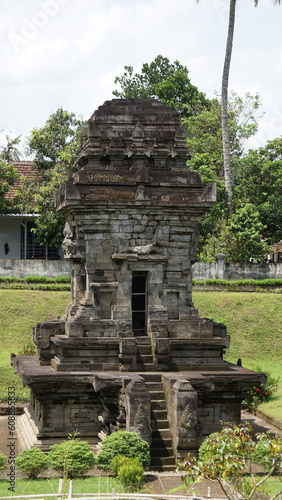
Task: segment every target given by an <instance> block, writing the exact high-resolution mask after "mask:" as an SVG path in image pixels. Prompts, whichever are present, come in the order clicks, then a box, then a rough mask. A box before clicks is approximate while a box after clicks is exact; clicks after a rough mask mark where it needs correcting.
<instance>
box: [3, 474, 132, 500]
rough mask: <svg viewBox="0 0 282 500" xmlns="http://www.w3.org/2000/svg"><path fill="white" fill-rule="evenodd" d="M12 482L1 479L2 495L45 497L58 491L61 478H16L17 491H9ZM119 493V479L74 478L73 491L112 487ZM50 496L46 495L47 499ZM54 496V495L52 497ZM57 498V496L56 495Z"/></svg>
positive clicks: (103, 491) (65, 489) (107, 490)
mask: <svg viewBox="0 0 282 500" xmlns="http://www.w3.org/2000/svg"><path fill="white" fill-rule="evenodd" d="M9 487H10V483H9V482H8V481H6V480H3V479H2V480H0V497H3V496H9V495H11V496H15V495H40V498H44V496H42V495H44V494H48V493H58V487H59V479H58V478H51V479H46V478H39V479H34V480H33V481H30V480H28V479H16V486H15V492H14V493H13V492H11V491H9V489H8V488H9ZM113 488H114V489H115V490H116V492H117V493H122V492H123V491H124V490H123V489H122V487H121V485H120V483H119V481H118V480H116V479H114V478H113V477H108V476H93V477H83V478H76V479H74V480H73V493H111V491H112V489H113ZM68 489H69V480H66V481H65V483H64V485H63V492H64V493H68ZM47 498H48V497H46V499H47ZM51 498H53V497H51ZM54 498H57V497H54Z"/></svg>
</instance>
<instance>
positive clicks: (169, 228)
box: [12, 99, 261, 469]
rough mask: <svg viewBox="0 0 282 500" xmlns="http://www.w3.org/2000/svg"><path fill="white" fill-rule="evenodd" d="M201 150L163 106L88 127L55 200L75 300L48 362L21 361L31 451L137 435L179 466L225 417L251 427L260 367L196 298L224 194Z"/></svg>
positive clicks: (112, 109)
mask: <svg viewBox="0 0 282 500" xmlns="http://www.w3.org/2000/svg"><path fill="white" fill-rule="evenodd" d="M188 158H189V151H188V150H187V146H186V126H185V125H181V122H180V118H179V115H178V113H177V112H176V111H175V110H174V109H173V108H171V107H168V106H167V105H165V104H163V103H161V102H158V101H156V100H153V99H124V100H120V99H113V100H111V101H106V102H105V104H104V105H103V106H100V107H99V108H98V110H97V111H95V113H94V114H93V115H92V116H91V118H90V120H89V121H88V125H87V128H86V130H85V132H84V134H83V137H82V150H81V153H80V155H79V158H78V160H77V173H76V174H74V175H73V177H72V178H69V179H68V180H67V182H66V183H65V185H63V186H62V187H61V189H60V190H59V192H57V193H56V200H55V202H56V206H57V208H58V210H60V211H62V213H63V214H64V215H65V216H66V217H67V222H66V225H65V239H64V250H65V256H66V258H67V259H69V260H70V261H71V263H72V299H71V300H72V301H71V304H70V305H69V306H68V308H67V310H66V313H65V315H64V317H62V318H60V319H58V320H57V321H47V322H45V323H38V324H37V326H36V327H35V328H34V332H33V338H34V342H35V344H36V346H37V350H38V356H14V355H13V356H12V362H13V365H14V367H15V370H16V371H17V372H18V373H19V375H20V376H21V377H22V380H23V383H24V384H25V385H27V386H28V387H30V390H31V399H30V403H29V405H28V408H26V412H25V414H24V415H23V416H22V417H20V419H19V423H18V433H19V436H20V437H21V442H22V443H23V446H26V447H30V446H32V445H36V446H39V447H41V448H43V449H47V448H48V446H50V444H52V443H54V442H58V441H59V440H61V439H65V438H66V437H67V435H68V434H69V433H73V432H74V431H75V430H77V431H78V432H79V433H80V437H81V438H82V439H86V440H88V441H89V442H90V443H91V444H93V445H96V444H98V443H99V442H101V440H102V439H103V437H104V436H105V435H107V434H108V433H111V432H115V431H116V430H119V429H124V430H129V431H133V430H136V431H138V432H139V433H140V434H141V436H142V437H143V438H144V439H146V440H147V441H149V442H150V444H151V457H152V460H151V466H152V468H156V469H158V468H159V469H166V468H173V467H174V466H175V462H176V460H177V459H179V458H183V457H184V456H185V455H186V454H187V452H189V451H190V452H191V451H192V452H193V451H194V450H196V449H197V448H198V447H199V445H200V443H201V442H202V440H203V439H204V438H205V436H207V435H208V434H210V433H211V432H215V431H216V430H218V429H219V428H220V421H222V420H223V421H229V422H236V423H238V422H239V421H240V405H241V401H242V399H243V398H244V395H245V393H246V391H247V390H249V389H250V387H252V386H253V385H254V384H256V383H257V382H258V381H259V380H260V377H261V375H260V374H257V373H254V372H252V371H249V370H247V369H245V368H242V367H240V366H237V365H233V364H230V363H227V362H226V361H224V360H223V354H224V351H225V349H226V348H227V347H228V345H229V337H228V335H227V333H226V328H225V326H224V325H222V324H218V323H215V322H213V321H212V320H210V319H206V318H200V317H199V316H198V313H197V310H196V309H195V308H194V306H193V302H192V278H191V266H192V264H193V262H195V260H196V250H197V236H198V227H199V222H200V220H201V218H202V216H203V215H204V214H205V213H206V211H207V210H208V209H209V208H210V207H211V206H212V204H213V203H214V201H215V192H214V188H213V187H208V188H207V187H205V186H204V185H203V184H202V182H201V179H200V176H199V174H198V173H195V172H192V171H190V170H189V168H187V166H186V161H187V159H188Z"/></svg>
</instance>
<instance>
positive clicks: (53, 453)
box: [48, 438, 95, 478]
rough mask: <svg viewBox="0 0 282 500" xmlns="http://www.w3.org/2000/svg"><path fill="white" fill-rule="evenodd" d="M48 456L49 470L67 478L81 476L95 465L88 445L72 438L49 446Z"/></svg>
mask: <svg viewBox="0 0 282 500" xmlns="http://www.w3.org/2000/svg"><path fill="white" fill-rule="evenodd" d="M48 456H49V461H50V466H51V468H52V469H54V470H56V471H59V472H61V473H62V474H63V476H64V477H69V478H73V477H75V476H82V475H83V474H84V473H85V472H86V471H88V470H89V469H91V468H92V467H93V466H94V464H95V458H94V455H93V453H92V451H91V450H90V446H89V444H88V443H87V442H86V441H79V440H77V439H73V438H71V439H68V440H67V441H63V442H62V443H60V444H54V445H53V446H51V448H50V451H49V455H48Z"/></svg>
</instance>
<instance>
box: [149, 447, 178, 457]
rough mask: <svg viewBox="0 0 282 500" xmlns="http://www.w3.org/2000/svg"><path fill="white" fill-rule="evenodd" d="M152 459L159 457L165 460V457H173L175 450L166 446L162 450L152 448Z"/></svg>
mask: <svg viewBox="0 0 282 500" xmlns="http://www.w3.org/2000/svg"><path fill="white" fill-rule="evenodd" d="M151 457H159V458H164V457H173V449H172V448H166V447H165V446H162V447H160V448H155V447H152V448H151Z"/></svg>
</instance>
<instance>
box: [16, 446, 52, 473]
mask: <svg viewBox="0 0 282 500" xmlns="http://www.w3.org/2000/svg"><path fill="white" fill-rule="evenodd" d="M48 465H49V464H48V457H47V455H45V453H43V451H41V450H40V449H39V448H35V447H34V448H31V449H30V450H24V451H22V452H21V453H20V454H19V455H18V457H17V458H16V467H17V468H18V469H19V470H20V471H21V472H24V474H26V475H27V477H28V478H29V479H35V478H36V477H37V476H38V474H40V472H42V471H43V470H45V469H48Z"/></svg>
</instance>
